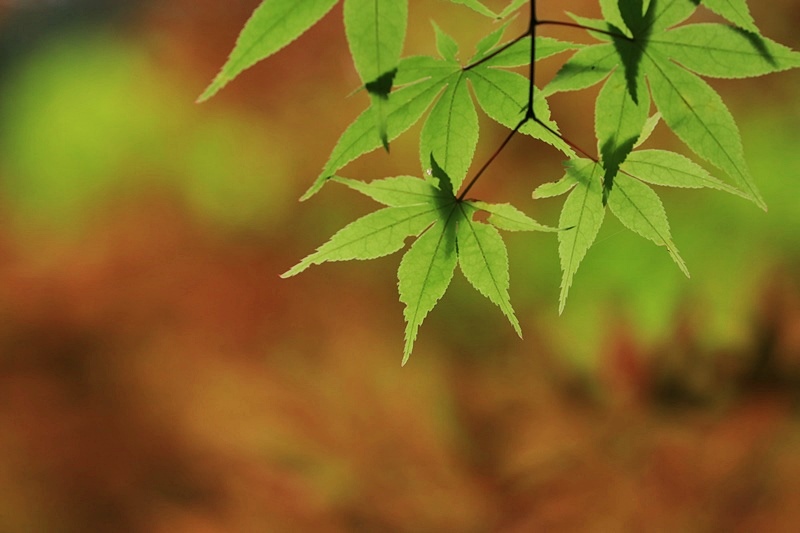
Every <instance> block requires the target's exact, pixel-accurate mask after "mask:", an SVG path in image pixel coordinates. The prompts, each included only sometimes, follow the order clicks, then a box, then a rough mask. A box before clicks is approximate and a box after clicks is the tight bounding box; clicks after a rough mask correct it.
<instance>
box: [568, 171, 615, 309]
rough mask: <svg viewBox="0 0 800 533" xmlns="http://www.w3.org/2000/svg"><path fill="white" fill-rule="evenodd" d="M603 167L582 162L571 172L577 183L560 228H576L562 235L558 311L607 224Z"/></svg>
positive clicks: (570, 196)
mask: <svg viewBox="0 0 800 533" xmlns="http://www.w3.org/2000/svg"><path fill="white" fill-rule="evenodd" d="M602 171H603V169H602V167H601V166H600V165H599V164H597V163H594V162H592V161H586V160H578V161H576V162H574V163H573V166H572V167H571V168H569V169H568V172H570V173H572V174H573V176H574V177H575V179H576V181H577V183H576V185H575V188H574V189H573V190H572V192H571V193H570V195H569V196H568V197H567V200H566V201H565V202H564V207H563V208H562V209H561V217H560V218H559V220H558V225H559V226H560V227H562V228H572V229H569V230H564V231H561V232H559V233H558V255H559V257H560V258H561V271H562V278H561V296H560V297H559V305H558V312H559V313H562V312H564V307H565V305H566V303H567V295H568V294H569V289H570V287H571V286H572V278H573V277H574V276H575V272H576V271H577V270H578V266H579V265H580V263H581V261H583V258H584V257H585V256H586V252H587V251H588V250H589V248H590V247H591V246H592V243H594V240H595V238H597V233H598V232H599V231H600V226H602V224H603V218H604V216H605V212H606V210H605V207H604V206H603V190H602V187H601V184H600V178H601V175H602Z"/></svg>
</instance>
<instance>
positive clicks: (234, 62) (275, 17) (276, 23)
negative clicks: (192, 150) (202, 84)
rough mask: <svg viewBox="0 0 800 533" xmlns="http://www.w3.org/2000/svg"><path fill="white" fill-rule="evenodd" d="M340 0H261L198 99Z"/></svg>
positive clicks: (208, 95) (278, 47)
mask: <svg viewBox="0 0 800 533" xmlns="http://www.w3.org/2000/svg"><path fill="white" fill-rule="evenodd" d="M338 1H339V0H264V1H263V2H262V3H261V4H260V5H259V6H258V7H257V8H256V9H255V11H253V14H252V15H251V16H250V19H248V21H247V23H246V24H245V26H244V28H243V29H242V31H241V33H240V34H239V38H238V39H237V40H236V45H235V46H234V48H233V51H232V52H231V54H230V57H229V58H228V60H227V61H226V62H225V65H223V67H222V70H220V72H219V74H217V76H216V78H214V81H212V82H211V85H209V86H208V88H206V90H205V91H203V94H201V95H200V98H198V100H197V101H198V102H203V101H205V100H208V99H209V98H211V97H212V96H214V95H215V94H216V93H217V92H218V91H219V90H220V89H222V88H223V87H224V86H225V85H227V84H228V83H229V82H230V81H231V80H233V79H234V78H235V77H236V76H238V75H239V74H241V73H242V72H243V71H244V70H246V69H248V68H250V67H252V66H253V65H255V64H256V63H258V62H259V61H261V60H263V59H266V58H267V57H269V56H271V55H272V54H274V53H275V52H278V51H279V50H281V49H282V48H283V47H285V46H286V45H288V44H289V43H291V42H292V41H294V40H295V39H297V38H298V37H300V35H302V34H303V33H305V32H306V30H308V28H310V27H311V26H313V25H314V24H315V23H316V22H317V21H318V20H319V19H321V18H322V17H323V16H324V15H325V14H326V13H327V12H328V11H330V10H331V9H333V6H335V5H336V4H337V2H338Z"/></svg>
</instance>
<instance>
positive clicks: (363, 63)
mask: <svg viewBox="0 0 800 533" xmlns="http://www.w3.org/2000/svg"><path fill="white" fill-rule="evenodd" d="M407 24H408V0H345V2H344V28H345V33H346V35H347V42H348V44H349V46H350V54H351V55H352V56H353V62H354V63H355V65H356V70H357V71H358V74H359V76H360V77H361V81H362V82H363V83H364V87H365V88H366V89H367V92H368V93H369V95H370V100H371V109H372V112H373V120H374V121H375V124H376V127H377V130H378V131H377V133H378V138H379V139H380V141H381V143H382V144H383V147H384V148H385V149H386V150H388V149H389V136H388V131H387V127H388V125H387V117H386V113H387V111H388V110H387V109H386V108H387V105H388V99H389V93H391V91H392V85H393V83H394V78H395V75H396V74H397V64H398V62H399V61H400V53H401V52H402V50H403V41H404V40H405V36H406V26H407Z"/></svg>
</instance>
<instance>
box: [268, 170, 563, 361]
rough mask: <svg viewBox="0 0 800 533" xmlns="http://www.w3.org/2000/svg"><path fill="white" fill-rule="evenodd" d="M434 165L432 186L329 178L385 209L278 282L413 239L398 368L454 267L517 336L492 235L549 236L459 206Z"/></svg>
mask: <svg viewBox="0 0 800 533" xmlns="http://www.w3.org/2000/svg"><path fill="white" fill-rule="evenodd" d="M431 165H432V167H433V178H434V179H430V180H425V179H420V178H415V177H411V176H400V177H394V178H385V179H379V180H373V181H371V182H363V181H356V180H349V179H345V178H341V177H334V178H333V181H336V182H338V183H342V184H344V185H347V186H348V187H350V188H352V189H355V190H357V191H359V192H360V193H362V194H364V195H366V196H369V197H370V198H372V199H373V200H375V201H377V202H379V203H381V204H383V205H384V206H386V207H384V208H382V209H379V210H378V211H375V212H373V213H370V214H368V215H365V216H363V217H361V218H359V219H357V220H356V221H354V222H351V223H350V224H348V225H347V226H345V227H344V228H342V229H341V230H339V231H338V232H336V233H335V234H334V235H333V236H332V237H331V238H330V240H328V241H327V242H326V243H324V244H323V245H322V246H320V247H319V248H317V250H316V251H315V252H314V253H312V254H310V255H309V256H307V257H306V258H304V259H303V260H301V261H300V262H299V263H298V264H297V265H295V266H294V267H292V268H291V269H290V270H288V271H287V272H286V273H285V274H283V277H290V276H294V275H296V274H299V273H300V272H302V271H303V270H305V269H306V268H308V267H309V266H311V265H316V264H321V263H324V262H327V261H347V260H352V259H373V258H376V257H382V256H385V255H389V254H392V253H394V252H396V251H398V250H400V249H401V248H402V247H403V246H404V244H405V241H406V239H408V238H409V237H418V238H417V240H416V241H415V242H414V243H413V244H412V245H411V247H410V248H409V250H408V251H407V252H406V253H405V255H404V256H403V259H402V261H401V262H400V268H399V269H398V274H397V275H398V288H399V292H400V301H401V302H403V304H404V305H405V310H404V316H405V319H406V335H405V336H406V346H405V350H404V353H403V364H405V362H406V361H407V360H408V357H409V355H410V354H411V350H412V348H413V346H414V341H415V340H416V338H417V332H418V330H419V327H420V325H421V324H422V322H423V320H424V319H425V317H426V316H427V315H428V313H430V311H431V310H432V309H433V308H434V307H435V306H436V303H437V302H438V301H439V299H441V297H442V296H443V295H444V293H445V291H446V290H447V287H448V286H449V284H450V281H451V279H452V277H453V271H454V270H455V267H456V264H459V265H460V266H461V271H462V272H463V274H464V277H466V278H467V280H468V281H469V282H470V284H472V286H473V287H475V289H476V290H478V292H480V293H481V294H483V295H484V296H486V297H487V298H488V299H489V300H490V301H491V302H492V303H494V304H495V305H497V306H498V307H499V308H500V310H501V311H502V312H503V314H504V315H506V317H507V318H508V320H509V322H510V323H511V325H512V326H513V327H514V330H515V331H516V332H517V333H518V334H520V335H521V330H520V326H519V322H518V320H517V318H516V316H515V315H514V311H513V309H512V307H511V302H510V299H509V294H508V286H509V275H508V252H507V251H506V247H505V244H504V243H503V240H502V238H501V237H500V233H499V232H498V231H497V230H498V228H499V229H506V230H509V231H554V228H549V227H547V226H544V225H542V224H539V223H538V222H536V221H535V220H533V219H531V218H530V217H528V216H527V215H525V214H524V213H522V212H521V211H519V210H518V209H516V208H514V207H513V206H511V205H508V204H499V205H496V204H488V203H485V202H478V201H462V200H459V199H458V198H456V196H455V194H454V192H453V184H452V182H451V181H450V178H449V176H447V174H445V173H444V171H443V170H442V169H441V168H440V167H439V166H438V164H437V163H436V161H435V160H432V162H431ZM478 211H486V212H488V213H489V215H490V216H489V219H488V223H484V222H479V221H477V220H474V215H475V213H476V212H478Z"/></svg>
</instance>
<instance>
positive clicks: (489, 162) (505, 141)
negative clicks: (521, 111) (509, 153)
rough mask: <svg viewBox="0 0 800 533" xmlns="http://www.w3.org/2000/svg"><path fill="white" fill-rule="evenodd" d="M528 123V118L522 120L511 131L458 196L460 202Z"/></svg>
mask: <svg viewBox="0 0 800 533" xmlns="http://www.w3.org/2000/svg"><path fill="white" fill-rule="evenodd" d="M526 122H528V118H527V117H526V118H523V119H522V120H520V122H519V124H517V127H516V128H514V129H513V130H511V133H509V134H508V136H507V137H506V138H505V140H504V141H503V143H502V144H501V145H500V146H499V147H498V148H497V150H495V151H494V153H493V154H492V155H491V157H489V160H488V161H486V163H484V164H483V166H482V167H481V168H480V170H478V172H477V173H476V174H475V176H473V178H472V180H470V182H469V183H468V184H467V186H466V187H464V190H463V191H461V194H459V195H458V201H459V202H460V201H462V200H463V199H464V197H465V196H466V195H467V193H468V192H469V190H470V189H471V188H472V186H473V185H475V182H476V181H478V178H480V177H481V175H482V174H483V173H484V172H485V171H486V169H487V168H489V165H491V164H492V162H494V160H495V159H496V158H497V156H498V155H500V152H502V151H503V148H505V147H506V145H507V144H508V142H509V141H510V140H511V138H512V137H513V136H514V135H516V133H517V132H518V131H519V129H520V128H521V127H522V126H523V125H525V123H526Z"/></svg>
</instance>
